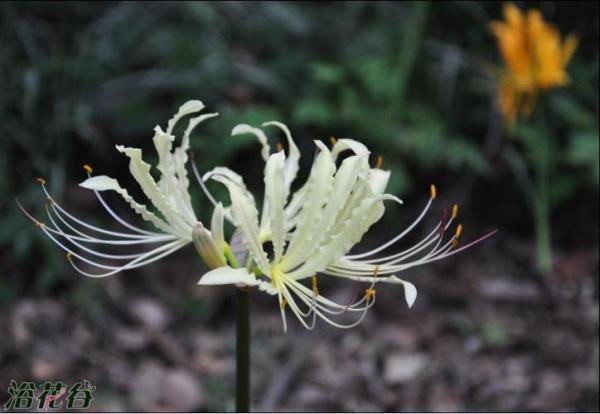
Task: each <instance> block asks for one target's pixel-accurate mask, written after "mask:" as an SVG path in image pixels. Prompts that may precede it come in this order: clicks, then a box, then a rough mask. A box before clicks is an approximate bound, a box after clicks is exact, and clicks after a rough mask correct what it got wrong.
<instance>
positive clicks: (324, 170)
mask: <svg viewBox="0 0 600 414" xmlns="http://www.w3.org/2000/svg"><path fill="white" fill-rule="evenodd" d="M263 126H265V127H266V126H275V127H278V128H279V129H281V130H282V131H283V132H284V134H285V135H286V137H287V142H288V146H289V154H288V155H287V156H286V155H285V152H284V151H283V149H279V151H277V152H275V153H273V154H270V147H269V145H268V143H267V142H268V141H267V138H266V135H265V134H264V132H263V131H262V130H261V129H258V128H253V127H251V126H249V125H238V126H237V127H235V128H234V130H233V134H240V133H250V134H254V135H255V136H256V137H257V138H258V140H259V141H260V142H261V143H262V157H263V159H264V160H265V161H266V163H265V169H264V183H265V191H264V201H263V206H262V214H261V215H260V221H259V214H258V209H257V206H256V203H255V201H254V198H253V197H252V195H251V194H250V193H249V192H248V191H247V189H246V187H245V185H244V182H243V180H242V179H241V177H240V176H239V175H237V174H236V173H234V172H233V171H231V170H228V169H223V168H222V167H219V169H216V170H214V171H211V172H209V173H207V174H205V176H204V177H203V181H206V180H208V179H213V180H215V181H218V182H219V183H221V184H223V185H225V186H226V187H227V190H228V191H229V195H230V198H231V206H230V207H228V210H229V211H230V214H231V220H232V221H233V224H234V225H235V226H236V228H237V229H238V230H239V231H240V233H241V235H242V237H243V240H244V243H245V246H246V248H247V250H248V252H249V260H248V265H247V266H245V267H241V268H239V267H238V268H234V267H231V266H223V267H219V268H216V269H214V270H212V271H210V272H208V273H207V274H205V275H204V276H203V277H202V279H201V280H200V282H199V283H200V284H203V285H213V284H244V285H249V286H257V287H258V289H259V290H261V291H264V292H266V293H268V294H270V295H274V296H277V298H278V302H279V306H280V310H281V314H282V318H283V321H284V327H285V326H286V322H285V310H286V308H287V306H289V308H290V309H291V311H292V312H293V314H294V315H295V316H296V317H297V318H298V319H299V320H300V322H301V323H302V324H303V325H304V326H305V327H306V328H308V329H311V328H312V327H314V324H315V322H316V319H317V318H320V319H322V320H324V321H326V322H328V323H329V324H331V325H334V326H337V327H341V328H348V327H352V326H355V325H356V324H358V323H359V322H360V321H361V320H362V319H363V318H364V316H365V315H366V312H367V310H368V309H369V308H370V307H371V306H373V304H374V303H375V289H374V285H375V284H376V283H379V282H387V283H395V284H401V285H403V288H404V295H405V299H406V301H407V303H408V305H409V306H412V304H413V303H414V301H415V299H416V296H417V290H416V288H415V287H414V285H413V284H412V283H410V282H408V281H405V280H402V279H400V278H398V277H396V276H395V275H394V274H395V273H398V272H401V271H403V270H406V269H408V268H410V267H414V266H418V265H421V264H425V263H430V262H433V261H437V260H440V259H443V258H445V257H448V256H450V255H452V254H455V253H457V252H459V251H461V250H463V249H465V248H467V247H469V246H470V245H471V244H472V243H471V244H469V245H466V246H463V247H461V248H457V242H458V238H459V237H460V234H461V232H462V226H461V225H458V226H456V227H455V228H454V230H453V231H452V232H450V236H449V237H448V236H447V234H448V230H449V229H450V227H451V226H452V225H453V221H454V220H455V219H456V217H457V214H458V206H454V207H453V209H452V214H451V215H450V217H442V218H441V219H440V221H439V222H438V223H437V225H436V226H434V228H433V229H432V230H431V231H430V232H429V234H428V235H427V236H426V237H424V238H423V239H422V240H421V241H419V242H418V243H417V244H415V245H413V246H412V247H410V248H408V249H405V250H402V251H394V252H393V253H391V254H388V255H387V256H384V257H374V256H375V255H376V254H377V253H379V252H382V251H384V250H387V249H389V248H393V246H395V244H396V243H397V242H398V241H400V240H401V239H402V238H404V237H405V236H406V235H407V234H408V233H410V232H411V231H412V230H413V229H414V228H415V227H416V226H417V224H419V223H420V222H421V220H422V219H423V217H424V216H425V215H426V213H427V212H428V211H429V209H430V207H431V204H432V202H433V200H434V199H435V198H436V189H435V186H431V196H430V198H429V200H428V201H427V203H426V205H425V207H424V209H423V211H422V212H421V214H420V215H419V216H418V217H417V219H416V220H415V221H414V222H413V223H412V224H411V225H410V226H408V228H406V229H404V230H403V231H401V232H399V234H398V235H397V236H396V237H394V238H393V239H392V240H390V241H388V242H386V243H384V244H382V245H381V246H379V247H377V248H375V249H373V250H370V251H367V252H364V253H360V254H349V252H350V250H351V249H352V248H353V247H354V246H355V245H356V244H357V243H358V242H359V241H360V240H361V238H362V237H363V235H364V234H365V233H366V232H367V230H368V229H369V228H370V227H371V225H373V224H374V223H376V222H377V221H378V220H379V219H380V218H381V217H382V215H383V213H384V211H385V206H384V203H385V202H391V203H398V204H401V203H402V201H401V200H400V199H398V198H397V197H395V196H393V195H391V194H386V193H385V189H386V186H387V183H388V180H389V177H390V172H389V171H384V170H382V169H380V168H378V166H376V167H375V168H371V167H370V165H369V154H370V152H369V150H368V149H367V148H366V147H365V146H364V145H363V144H361V143H360V142H358V141H355V140H351V139H340V140H336V141H335V142H334V145H333V148H332V149H331V150H330V149H329V148H328V147H327V146H326V145H325V144H324V143H323V142H321V141H315V146H316V150H317V152H318V154H317V155H316V157H315V159H314V162H313V165H312V168H311V172H310V175H309V177H308V179H307V181H306V182H305V183H304V185H302V186H301V187H300V188H299V189H298V190H297V191H296V192H295V193H294V194H291V190H290V188H291V185H292V182H293V181H294V179H295V177H296V173H297V171H298V161H299V158H300V154H299V151H298V149H297V147H296V145H295V143H294V141H293V139H292V136H291V134H290V132H289V130H288V128H287V127H286V126H285V125H283V124H281V123H278V122H269V123H266V124H263ZM343 152H349V153H350V156H348V157H346V158H345V159H344V160H343V161H341V162H338V158H339V155H340V154H341V153H343ZM378 164H379V163H378ZM490 235H491V234H490ZM488 236H489V235H488ZM488 236H485V237H488ZM480 240H481V239H480ZM476 242H477V241H476ZM268 243H270V244H272V251H269V250H267V249H265V246H266V245H268ZM474 243H475V242H474ZM319 273H320V274H324V275H329V276H333V277H338V278H345V279H350V280H354V281H359V282H367V283H370V286H369V287H368V288H367V289H365V291H364V294H363V295H362V296H361V297H358V298H355V301H354V300H353V302H351V303H349V304H340V303H336V302H334V301H332V300H330V299H328V298H326V297H324V296H323V295H322V294H321V293H320V292H319V289H318V284H317V274H319ZM303 280H310V281H311V287H310V288H309V287H307V286H305V285H304V284H303V283H302V281H303ZM345 312H353V313H356V314H357V315H358V317H357V318H356V320H355V321H353V322H351V323H348V324H344V323H341V322H338V321H336V320H334V318H335V316H336V315H339V314H342V313H345Z"/></svg>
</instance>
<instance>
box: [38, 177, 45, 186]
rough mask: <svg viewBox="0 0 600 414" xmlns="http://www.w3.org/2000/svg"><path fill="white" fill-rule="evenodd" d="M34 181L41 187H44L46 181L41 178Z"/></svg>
mask: <svg viewBox="0 0 600 414" xmlns="http://www.w3.org/2000/svg"><path fill="white" fill-rule="evenodd" d="M35 181H37V182H38V183H40V184H41V185H46V180H44V179H43V178H40V177H38V178H36V179H35Z"/></svg>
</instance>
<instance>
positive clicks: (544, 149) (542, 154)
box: [534, 99, 554, 276]
mask: <svg viewBox="0 0 600 414" xmlns="http://www.w3.org/2000/svg"><path fill="white" fill-rule="evenodd" d="M539 114H540V116H539V122H540V123H539V129H538V131H540V132H541V134H542V136H541V137H538V141H539V148H537V154H538V158H537V162H536V163H535V168H536V177H535V180H536V189H537V191H536V195H535V208H534V209H535V244H536V259H537V260H536V262H537V263H536V264H537V269H538V271H539V272H541V273H542V274H543V275H545V276H547V275H548V274H550V271H551V270H552V235H551V232H550V230H551V226H550V214H551V206H550V165H551V162H552V159H553V154H552V151H553V147H552V141H551V140H552V139H553V138H554V136H553V135H552V131H551V128H550V127H549V122H550V120H549V118H548V117H547V103H546V102H545V100H543V99H541V100H540V102H539ZM540 132H538V134H539V133H540Z"/></svg>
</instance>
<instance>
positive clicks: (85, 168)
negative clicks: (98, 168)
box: [83, 164, 94, 174]
mask: <svg viewBox="0 0 600 414" xmlns="http://www.w3.org/2000/svg"><path fill="white" fill-rule="evenodd" d="M83 169H84V170H86V171H87V172H88V173H90V174H91V173H93V172H94V169H93V168H92V167H91V166H90V164H83Z"/></svg>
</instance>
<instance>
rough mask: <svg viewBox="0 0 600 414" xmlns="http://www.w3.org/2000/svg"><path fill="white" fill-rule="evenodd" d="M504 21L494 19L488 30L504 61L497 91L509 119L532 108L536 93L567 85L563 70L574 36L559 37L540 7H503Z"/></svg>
mask: <svg viewBox="0 0 600 414" xmlns="http://www.w3.org/2000/svg"><path fill="white" fill-rule="evenodd" d="M504 18H505V21H494V22H492V23H491V30H492V32H493V33H494V35H495V36H496V38H497V40H498V47H499V48H500V53H501V54H502V58H503V59H504V63H505V64H506V68H505V71H504V74H503V76H502V81H501V88H500V94H499V102H500V109H501V111H502V114H503V115H504V117H505V119H506V120H507V121H508V122H514V121H515V119H516V118H517V116H518V115H519V114H528V113H530V112H531V111H532V109H533V107H534V105H535V100H536V98H537V95H538V92H539V91H540V90H545V89H550V88H554V87H557V86H561V85H564V84H566V83H567V82H568V81H569V76H568V74H567V72H566V70H565V68H566V66H567V64H568V63H569V60H570V59H571V57H572V55H573V52H574V51H575V49H576V48H577V39H576V38H575V36H573V35H569V36H567V37H566V38H565V39H564V40H561V37H560V32H558V30H556V29H555V28H554V27H553V26H552V25H550V24H548V23H546V22H545V21H544V18H543V16H542V14H541V13H540V11H539V10H535V9H531V10H529V11H528V12H527V14H525V13H522V12H521V11H520V10H519V8H518V7H517V6H515V5H514V4H512V3H507V4H505V6H504Z"/></svg>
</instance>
